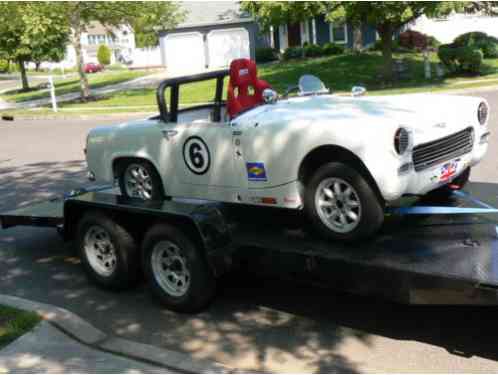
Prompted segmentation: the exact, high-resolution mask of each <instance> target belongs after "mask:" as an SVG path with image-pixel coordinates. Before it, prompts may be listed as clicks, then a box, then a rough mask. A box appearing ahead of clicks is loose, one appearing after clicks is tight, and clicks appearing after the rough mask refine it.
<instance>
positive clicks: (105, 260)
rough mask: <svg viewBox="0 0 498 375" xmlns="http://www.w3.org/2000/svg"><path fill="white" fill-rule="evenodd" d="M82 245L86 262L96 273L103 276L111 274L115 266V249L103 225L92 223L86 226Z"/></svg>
mask: <svg viewBox="0 0 498 375" xmlns="http://www.w3.org/2000/svg"><path fill="white" fill-rule="evenodd" d="M83 246H84V249H85V253H86V257H87V259H88V263H90V266H91V267H92V268H93V270H94V271H95V272H96V273H97V274H99V275H100V276H103V277H108V276H110V275H112V274H113V272H114V271H115V270H116V266H117V255H116V249H115V247H114V244H113V242H112V239H111V236H110V234H109V233H108V232H107V230H106V229H105V228H104V227H102V226H100V225H92V226H91V227H90V228H88V231H87V232H86V234H85V238H84V244H83Z"/></svg>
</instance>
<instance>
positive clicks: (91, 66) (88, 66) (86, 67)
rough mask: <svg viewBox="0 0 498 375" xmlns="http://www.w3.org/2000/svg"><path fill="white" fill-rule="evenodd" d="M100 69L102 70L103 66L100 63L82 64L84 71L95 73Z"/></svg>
mask: <svg viewBox="0 0 498 375" xmlns="http://www.w3.org/2000/svg"><path fill="white" fill-rule="evenodd" d="M102 70H104V66H103V65H101V64H95V63H86V64H85V65H84V66H83V71H84V72H85V73H97V72H101V71H102Z"/></svg>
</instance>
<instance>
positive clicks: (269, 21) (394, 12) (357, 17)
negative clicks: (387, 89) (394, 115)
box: [242, 1, 493, 80]
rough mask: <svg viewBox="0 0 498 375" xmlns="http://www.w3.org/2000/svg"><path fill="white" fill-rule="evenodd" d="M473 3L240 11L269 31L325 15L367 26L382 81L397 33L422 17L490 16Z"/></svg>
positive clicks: (287, 5) (263, 6)
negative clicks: (374, 37) (374, 39)
mask: <svg viewBox="0 0 498 375" xmlns="http://www.w3.org/2000/svg"><path fill="white" fill-rule="evenodd" d="M475 3H476V2H473V3H470V2H439V1H316V2H311V1H304V2H284V1H262V2H257V1H242V8H243V9H245V10H247V11H248V12H250V13H251V14H252V15H253V17H254V18H255V19H256V20H257V21H258V22H259V23H260V24H261V25H262V26H263V28H265V29H268V28H269V27H270V26H271V25H281V24H284V23H286V22H296V21H302V20H305V19H308V18H310V17H312V16H315V15H318V14H322V15H325V18H326V20H327V21H331V22H349V23H351V24H352V25H353V26H358V25H360V24H369V25H372V26H374V27H375V29H376V30H377V32H378V33H379V36H380V38H381V40H382V54H383V57H384V60H385V64H384V77H385V78H386V79H387V80H391V78H392V66H393V65H392V52H393V51H392V39H393V36H394V33H395V31H396V30H399V29H400V28H401V27H402V26H404V25H406V24H408V23H409V22H412V21H414V20H415V19H417V18H418V17H420V16H421V15H424V14H425V15H426V16H428V17H439V16H443V15H447V14H449V13H451V11H453V10H455V11H460V12H477V11H481V10H482V11H484V12H490V11H491V10H492V9H493V7H492V6H488V4H486V5H482V4H475Z"/></svg>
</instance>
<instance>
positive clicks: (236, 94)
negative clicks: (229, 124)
mask: <svg viewBox="0 0 498 375" xmlns="http://www.w3.org/2000/svg"><path fill="white" fill-rule="evenodd" d="M268 88H270V85H269V84H268V83H267V82H266V81H263V80H261V79H258V77H257V68H256V63H255V62H254V61H252V60H250V59H237V60H233V61H232V63H231V64H230V81H229V82H228V96H227V111H228V115H229V116H230V118H234V117H235V116H237V115H238V114H239V113H240V112H243V111H247V110H248V109H251V108H254V107H256V106H258V105H260V104H262V103H263V90H264V89H268Z"/></svg>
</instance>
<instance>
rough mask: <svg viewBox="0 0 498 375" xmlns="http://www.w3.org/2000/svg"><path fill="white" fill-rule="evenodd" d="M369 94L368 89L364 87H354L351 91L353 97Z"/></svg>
mask: <svg viewBox="0 0 498 375" xmlns="http://www.w3.org/2000/svg"><path fill="white" fill-rule="evenodd" d="M366 92H367V89H366V88H364V87H363V86H353V88H352V89H351V96H363V95H365V94H366Z"/></svg>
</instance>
